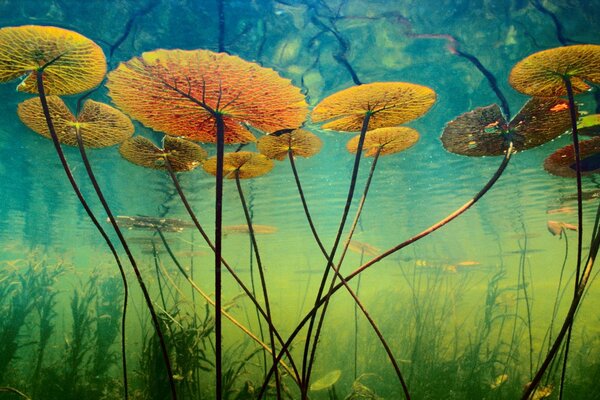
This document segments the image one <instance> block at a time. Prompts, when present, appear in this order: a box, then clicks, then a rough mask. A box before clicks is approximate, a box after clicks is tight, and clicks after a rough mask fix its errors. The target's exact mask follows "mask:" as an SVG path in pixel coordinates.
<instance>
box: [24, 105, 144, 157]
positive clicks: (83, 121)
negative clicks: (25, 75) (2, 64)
mask: <svg viewBox="0 0 600 400" xmlns="http://www.w3.org/2000/svg"><path fill="white" fill-rule="evenodd" d="M47 101H48V108H49V110H50V117H51V118H52V122H53V124H54V130H55V131H56V135H57V136H58V140H59V141H60V142H61V143H63V144H66V145H69V146H77V132H79V134H80V135H81V139H82V141H83V144H84V146H86V147H108V146H113V145H115V144H117V143H121V142H123V141H124V140H126V139H127V138H129V137H130V136H131V135H133V131H134V127H133V124H132V123H131V120H130V119H129V118H128V117H127V116H126V115H125V114H123V113H122V112H121V111H119V110H117V109H116V108H114V107H111V106H109V105H108V104H104V103H99V102H97V101H94V100H86V101H85V103H84V104H83V108H82V110H81V112H80V113H79V115H78V116H77V117H75V116H74V115H73V114H72V113H71V111H69V109H68V108H67V106H66V105H65V103H64V102H63V101H62V99H61V98H60V97H58V96H48V97H47ZM17 113H18V114H19V118H20V119H21V121H23V123H24V124H25V125H27V126H28V127H29V128H31V129H33V130H34V131H35V132H37V133H39V134H40V135H42V136H45V137H47V138H51V135H50V131H49V130H48V125H47V123H46V118H45V117H44V111H43V109H42V103H41V102H40V99H39V98H33V99H29V100H25V101H24V102H22V103H21V104H19V106H18V109H17Z"/></svg>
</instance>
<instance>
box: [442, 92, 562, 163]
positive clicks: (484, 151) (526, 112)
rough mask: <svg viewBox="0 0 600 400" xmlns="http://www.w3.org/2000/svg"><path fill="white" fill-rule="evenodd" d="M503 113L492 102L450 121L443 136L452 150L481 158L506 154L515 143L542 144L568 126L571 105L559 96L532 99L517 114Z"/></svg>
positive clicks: (523, 145)
mask: <svg viewBox="0 0 600 400" xmlns="http://www.w3.org/2000/svg"><path fill="white" fill-rule="evenodd" d="M508 118H510V117H509V116H506V117H505V116H504V115H502V112H501V111H500V107H498V105H496V104H493V105H490V106H486V107H478V108H476V109H474V110H473V111H469V112H467V113H465V114H462V115H460V116H459V117H457V118H456V119H454V120H452V121H450V122H449V123H448V124H447V125H446V127H445V128H444V132H443V133H442V136H441V138H440V139H441V141H442V144H443V145H444V148H445V149H446V150H448V151H450V152H452V153H456V154H460V155H464V156H472V157H482V156H498V155H502V154H505V152H506V148H507V147H508V144H509V143H510V142H512V144H513V148H514V149H515V150H516V151H523V150H527V149H530V148H532V147H536V146H540V145H542V144H544V143H547V142H549V141H550V140H552V139H554V138H556V137H558V136H560V135H561V134H563V133H564V132H565V131H567V130H568V129H569V127H570V126H571V125H570V120H569V107H568V105H567V102H566V101H565V100H562V99H560V98H558V97H553V98H547V99H545V98H536V97H534V98H532V99H529V100H528V101H527V103H525V105H524V106H523V108H521V110H520V111H519V112H518V113H517V115H515V117H514V118H513V119H512V120H510V122H507V119H508Z"/></svg>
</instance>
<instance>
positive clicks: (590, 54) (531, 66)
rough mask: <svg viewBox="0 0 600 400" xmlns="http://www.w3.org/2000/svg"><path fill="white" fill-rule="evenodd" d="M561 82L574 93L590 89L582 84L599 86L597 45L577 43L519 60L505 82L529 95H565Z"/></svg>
mask: <svg viewBox="0 0 600 400" xmlns="http://www.w3.org/2000/svg"><path fill="white" fill-rule="evenodd" d="M564 79H569V80H570V81H571V84H572V86H573V92H574V93H582V92H585V91H587V90H589V89H590V86H589V85H588V83H586V82H590V83H596V84H598V83H600V46H599V45H594V44H578V45H573V46H564V47H557V48H554V49H549V50H543V51H539V52H537V53H534V54H532V55H530V56H528V57H526V58H524V59H523V60H521V61H519V62H518V63H517V64H516V65H515V66H514V67H513V69H512V71H511V72H510V76H509V79H508V80H509V82H510V84H511V85H512V87H514V88H515V89H516V90H518V91H519V92H521V93H524V94H526V95H529V96H541V97H558V96H565V95H566V94H567V89H566V87H565V83H564Z"/></svg>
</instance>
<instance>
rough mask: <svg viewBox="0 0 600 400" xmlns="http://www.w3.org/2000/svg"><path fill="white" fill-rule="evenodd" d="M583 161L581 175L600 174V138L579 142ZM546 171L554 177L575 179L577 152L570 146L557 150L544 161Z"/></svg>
mask: <svg viewBox="0 0 600 400" xmlns="http://www.w3.org/2000/svg"><path fill="white" fill-rule="evenodd" d="M579 156H580V159H581V175H582V176H584V175H591V174H595V173H598V172H600V137H594V138H592V139H590V140H584V141H581V142H579ZM544 169H545V170H546V171H548V172H549V173H551V174H552V175H557V176H564V177H567V178H575V177H576V176H577V172H576V169H575V150H574V148H573V145H572V144H570V145H568V146H565V147H563V148H560V149H558V150H556V151H555V152H554V153H552V154H550V156H548V157H547V158H546V159H545V160H544Z"/></svg>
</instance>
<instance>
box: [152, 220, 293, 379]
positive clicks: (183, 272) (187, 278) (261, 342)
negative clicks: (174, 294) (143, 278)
mask: <svg viewBox="0 0 600 400" xmlns="http://www.w3.org/2000/svg"><path fill="white" fill-rule="evenodd" d="M156 231H157V233H158V235H159V236H160V239H161V240H162V243H163V244H164V246H165V250H167V253H168V254H169V257H171V260H172V261H173V263H174V264H175V266H176V267H177V269H178V270H179V272H180V273H181V274H182V275H183V277H184V278H185V279H186V280H187V281H188V282H189V284H190V285H191V286H192V289H194V292H198V293H199V294H200V296H202V298H204V300H205V301H206V302H207V303H208V304H210V305H211V306H213V307H214V306H215V302H214V300H213V299H211V298H210V296H209V295H207V294H206V293H205V292H204V291H203V290H202V289H201V288H200V287H199V286H198V285H197V284H196V282H194V279H193V278H192V277H191V276H190V275H189V274H188V273H187V272H186V271H185V269H184V268H183V266H182V265H181V263H180V262H179V260H178V259H177V257H176V256H175V254H174V253H173V250H172V249H171V246H169V243H168V242H167V239H166V238H165V236H164V235H163V233H162V231H161V230H160V229H157V230H156ZM173 285H174V287H175V289H176V290H177V291H179V292H180V293H181V291H180V289H179V288H178V287H177V286H176V285H175V284H174V283H173ZM194 292H192V293H194ZM221 314H223V316H224V317H225V318H227V319H228V320H229V321H230V322H231V323H232V324H233V325H235V326H237V327H238V328H239V329H240V330H241V331H242V332H244V333H245V334H246V335H247V336H248V337H249V338H250V339H252V340H254V341H255V342H256V343H257V344H258V345H259V346H261V347H262V348H263V349H265V350H266V351H267V352H271V348H270V347H269V346H268V345H267V344H265V343H264V342H263V341H262V340H260V338H258V337H257V336H256V335H255V334H253V333H252V332H251V331H250V330H249V329H248V328H246V327H245V326H244V325H242V324H241V323H240V322H239V321H238V320H237V319H235V318H234V317H233V316H232V315H231V314H229V313H228V312H227V311H226V310H224V309H221ZM288 356H289V354H288ZM279 364H281V366H282V367H283V368H284V369H285V370H286V371H287V372H288V373H289V374H290V376H291V377H292V379H294V381H295V382H296V383H298V378H299V375H298V371H297V370H296V369H295V367H293V368H290V367H289V366H288V365H287V364H286V363H284V362H283V360H280V361H279Z"/></svg>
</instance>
